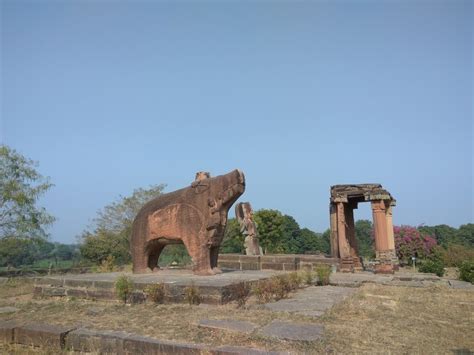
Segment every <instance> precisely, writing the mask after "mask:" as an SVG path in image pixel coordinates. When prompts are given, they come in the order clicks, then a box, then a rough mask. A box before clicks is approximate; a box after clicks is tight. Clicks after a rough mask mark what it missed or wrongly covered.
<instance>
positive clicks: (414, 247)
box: [393, 226, 436, 264]
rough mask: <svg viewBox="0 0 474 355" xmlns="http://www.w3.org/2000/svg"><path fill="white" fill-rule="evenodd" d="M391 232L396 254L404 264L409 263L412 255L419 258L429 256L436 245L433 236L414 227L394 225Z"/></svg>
mask: <svg viewBox="0 0 474 355" xmlns="http://www.w3.org/2000/svg"><path fill="white" fill-rule="evenodd" d="M393 232H394V237H395V249H396V251H397V256H398V258H399V259H400V261H401V262H403V263H405V264H410V263H411V258H412V257H413V256H414V257H416V258H419V259H424V258H426V257H428V256H430V255H431V253H432V250H433V248H434V247H435V246H436V239H435V238H433V237H432V236H430V235H428V234H426V233H423V232H421V231H420V230H418V229H417V228H415V227H411V226H401V227H398V226H395V227H393Z"/></svg>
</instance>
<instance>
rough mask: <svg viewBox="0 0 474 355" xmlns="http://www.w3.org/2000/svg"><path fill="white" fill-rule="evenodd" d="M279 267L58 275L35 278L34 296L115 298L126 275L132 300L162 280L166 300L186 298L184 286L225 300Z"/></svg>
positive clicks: (206, 298)
mask: <svg viewBox="0 0 474 355" xmlns="http://www.w3.org/2000/svg"><path fill="white" fill-rule="evenodd" d="M279 273H280V272H278V271H263V270H257V271H252V270H245V271H225V272H223V273H222V274H219V275H214V276H197V275H194V274H193V273H192V271H191V270H180V269H164V270H160V271H159V272H157V273H153V274H132V273H123V272H111V273H97V274H80V275H57V276H44V277H38V278H35V296H38V297H65V296H68V297H77V298H86V299H102V300H111V301H116V300H117V296H116V295H115V289H114V286H115V281H116V280H117V278H118V277H119V276H121V275H127V276H129V277H130V278H131V280H132V282H133V284H134V291H133V293H132V295H131V301H132V303H143V302H145V301H146V296H145V292H144V289H145V288H146V287H147V286H149V285H152V284H157V283H161V284H163V285H164V287H165V297H164V302H168V303H181V302H186V299H185V289H186V288H187V287H191V286H194V287H196V288H197V290H198V292H199V295H200V298H201V303H208V304H224V303H228V302H231V301H233V300H234V299H235V292H233V288H235V287H236V285H238V284H239V283H241V282H246V283H249V284H251V285H254V284H256V283H258V282H259V281H261V280H265V279H268V278H270V277H272V276H274V275H277V274H279Z"/></svg>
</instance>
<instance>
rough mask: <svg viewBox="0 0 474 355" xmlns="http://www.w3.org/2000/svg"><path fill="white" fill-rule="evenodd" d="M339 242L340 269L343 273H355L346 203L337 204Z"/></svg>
mask: <svg viewBox="0 0 474 355" xmlns="http://www.w3.org/2000/svg"><path fill="white" fill-rule="evenodd" d="M336 208H337V240H338V245H339V257H340V269H341V271H345V272H347V271H349V272H352V271H353V259H352V257H351V251H350V246H349V242H348V240H347V235H346V228H347V225H346V216H345V207H344V203H342V202H338V203H337V207H336Z"/></svg>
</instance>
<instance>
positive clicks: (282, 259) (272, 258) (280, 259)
mask: <svg viewBox="0 0 474 355" xmlns="http://www.w3.org/2000/svg"><path fill="white" fill-rule="evenodd" d="M260 261H261V262H262V263H295V262H296V257H295V256H284V255H262V256H261V257H260Z"/></svg>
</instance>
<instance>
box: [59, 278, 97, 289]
mask: <svg viewBox="0 0 474 355" xmlns="http://www.w3.org/2000/svg"><path fill="white" fill-rule="evenodd" d="M64 286H66V287H74V288H77V287H92V281H87V280H74V279H65V280H64Z"/></svg>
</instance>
